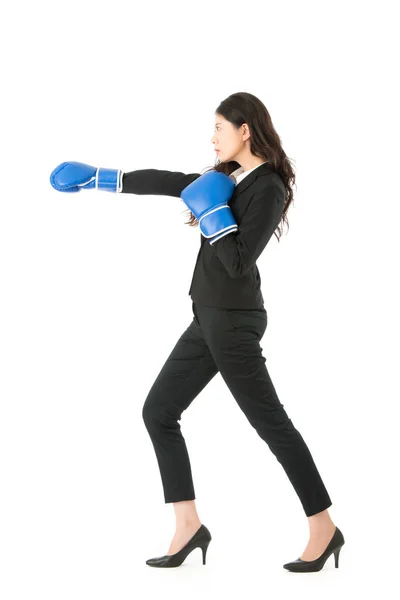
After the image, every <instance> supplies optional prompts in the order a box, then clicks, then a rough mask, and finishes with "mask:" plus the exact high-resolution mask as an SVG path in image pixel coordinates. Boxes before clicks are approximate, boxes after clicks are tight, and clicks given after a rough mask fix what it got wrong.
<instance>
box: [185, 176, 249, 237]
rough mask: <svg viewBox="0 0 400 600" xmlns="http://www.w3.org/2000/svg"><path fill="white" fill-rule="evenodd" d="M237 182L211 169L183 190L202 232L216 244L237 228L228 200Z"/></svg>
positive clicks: (188, 205) (186, 201)
mask: <svg viewBox="0 0 400 600" xmlns="http://www.w3.org/2000/svg"><path fill="white" fill-rule="evenodd" d="M234 188H235V183H234V182H233V181H232V179H231V178H230V177H228V176H227V175H225V173H219V172H218V171H208V172H207V173H205V174H204V175H201V176H200V177H198V178H197V179H195V180H194V181H192V183H190V184H189V185H188V186H187V187H185V188H184V189H183V190H182V192H181V198H182V200H183V201H184V203H185V204H186V206H187V207H188V208H189V209H190V210H191V211H192V213H193V214H194V216H195V217H196V219H197V220H198V221H199V226H200V231H201V233H202V235H203V236H204V237H205V238H207V239H208V241H209V242H210V244H213V243H214V242H216V241H217V240H219V239H220V238H222V237H224V236H225V235H228V233H231V232H232V231H237V228H238V227H237V223H236V221H235V219H234V217H233V214H232V211H231V209H230V206H228V200H229V199H230V198H231V196H232V193H233V190H234Z"/></svg>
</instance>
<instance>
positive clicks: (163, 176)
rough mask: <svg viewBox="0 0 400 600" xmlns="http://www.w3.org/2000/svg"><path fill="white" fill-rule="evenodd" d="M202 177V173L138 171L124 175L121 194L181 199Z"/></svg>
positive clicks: (159, 170)
mask: <svg viewBox="0 0 400 600" xmlns="http://www.w3.org/2000/svg"><path fill="white" fill-rule="evenodd" d="M200 176H201V175H200V173H188V174H185V173H181V172H180V171H163V170H161V169H138V170H136V171H130V172H129V173H124V174H123V176H122V190H121V193H125V194H149V195H155V196H157V195H160V196H175V197H177V198H179V197H180V195H181V192H182V190H183V189H184V188H185V187H187V186H188V185H189V184H190V183H192V181H194V180H195V179H197V178H198V177H200Z"/></svg>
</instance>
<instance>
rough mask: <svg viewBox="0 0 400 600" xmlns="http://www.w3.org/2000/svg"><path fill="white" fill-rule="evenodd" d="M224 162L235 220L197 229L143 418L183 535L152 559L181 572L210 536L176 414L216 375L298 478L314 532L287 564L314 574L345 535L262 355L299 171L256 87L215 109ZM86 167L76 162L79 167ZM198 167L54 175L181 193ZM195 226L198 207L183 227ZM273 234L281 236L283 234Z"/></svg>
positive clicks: (61, 185) (68, 183) (75, 185)
mask: <svg viewBox="0 0 400 600" xmlns="http://www.w3.org/2000/svg"><path fill="white" fill-rule="evenodd" d="M211 141H212V143H213V144H214V148H215V151H216V152H217V154H218V160H217V162H216V164H215V165H214V167H212V168H211V169H209V171H217V172H219V173H223V174H224V175H225V176H228V177H229V178H230V179H231V180H232V181H233V182H234V184H235V188H234V191H233V194H232V196H231V198H230V199H229V208H230V211H231V214H232V215H233V217H234V222H235V223H236V227H235V228H232V227H230V228H226V229H227V230H226V231H223V232H222V233H221V234H220V235H217V236H214V237H212V236H210V237H208V238H207V237H205V235H203V230H202V234H201V236H200V238H201V243H200V250H199V253H198V256H197V261H196V266H195V269H194V274H193V278H192V283H191V286H190V289H189V295H190V296H191V298H192V310H193V320H192V322H191V324H190V325H189V327H188V328H187V329H186V330H185V331H184V332H183V333H182V335H181V336H180V338H179V339H178V341H177V342H176V344H175V346H174V348H173V349H172V351H171V353H170V355H169V357H168V358H167V360H166V362H165V364H164V366H163V367H162V369H161V371H160V372H159V374H158V376H157V378H156V380H155V381H154V383H153V385H152V387H151V389H150V391H149V393H148V395H147V398H146V400H145V402H144V406H143V413H142V414H143V419H144V422H145V425H146V428H147V430H148V433H149V435H150V438H151V441H152V444H153V447H154V450H155V454H156V457H157V461H158V465H159V469H160V474H161V480H162V485H163V490H164V500H165V502H166V503H173V505H174V511H175V515H176V531H175V535H174V537H173V539H172V541H171V544H170V547H169V550H168V552H167V554H165V555H162V556H159V557H156V558H151V559H148V560H147V561H146V563H147V564H148V565H150V566H154V567H176V566H179V565H181V564H182V563H183V561H184V560H185V558H186V557H187V555H188V554H189V553H190V552H191V551H192V550H193V549H194V548H197V547H200V548H201V549H202V553H203V564H205V558H206V552H207V548H208V545H209V543H210V541H211V534H210V532H209V530H208V528H207V527H206V526H205V525H203V524H202V523H201V520H200V518H199V516H198V513H197V510H196V504H195V491H194V485H193V479H192V473H191V467H190V461H189V456H188V452H187V448H186V444H185V440H184V438H183V436H182V434H181V430H180V424H179V422H178V421H179V420H180V418H181V415H182V412H183V411H184V410H185V409H187V408H188V406H189V405H190V403H191V402H192V401H193V400H194V398H195V397H196V396H197V395H198V394H199V393H200V391H201V390H202V389H204V387H205V386H206V385H207V383H209V382H210V380H211V379H212V378H213V377H214V376H215V375H216V374H217V373H218V372H219V373H220V374H221V376H222V378H223V379H224V381H225V383H226V384H227V386H228V387H229V389H230V391H231V392H232V394H233V396H234V398H235V400H236V401H237V403H238V405H239V407H240V408H241V410H242V411H243V412H244V414H245V415H246V417H247V419H248V420H249V422H250V424H251V425H252V426H253V427H254V428H255V430H256V431H257V433H258V435H259V436H260V437H261V438H262V439H263V440H264V441H265V442H266V443H267V444H268V446H269V448H270V450H271V451H272V452H273V453H274V455H275V457H276V459H277V460H278V461H279V462H280V464H281V465H282V467H283V468H284V470H285V472H286V474H287V476H288V478H289V480H290V481H291V483H292V485H293V487H294V489H295V491H296V493H297V495H298V497H299V499H300V501H301V503H302V506H303V509H304V512H305V514H306V517H307V519H308V524H309V530H310V537H309V541H308V544H307V546H306V548H305V550H304V552H303V554H302V555H301V556H300V557H299V558H298V559H297V560H295V561H292V562H290V563H287V564H285V565H283V566H284V568H286V569H288V570H290V571H296V572H309V571H319V570H320V569H322V567H323V566H324V564H325V561H326V560H327V558H328V557H329V556H330V555H331V554H332V553H334V556H335V566H336V567H337V566H338V558H339V552H340V549H341V547H342V546H343V544H344V537H343V535H342V533H341V531H340V530H339V529H338V528H337V527H336V526H335V525H334V523H333V521H332V519H331V517H330V515H329V512H328V508H329V507H330V506H331V505H332V502H331V499H330V497H329V495H328V492H327V490H326V488H325V486H324V483H323V481H322V479H321V477H320V475H319V473H318V470H317V467H316V465H315V463H314V460H313V458H312V456H311V453H310V451H309V449H308V447H307V445H306V443H305V442H304V440H303V438H302V436H301V434H300V433H299V431H297V429H296V428H295V427H294V425H293V423H292V421H291V420H290V419H289V417H288V415H287V413H286V411H285V410H284V407H283V404H281V402H280V401H279V398H278V396H277V393H276V391H275V388H274V386H273V383H272V381H271V378H270V376H269V374H268V370H267V368H266V365H265V361H266V359H265V358H264V356H263V355H262V349H261V347H260V341H261V338H262V337H263V335H264V333H265V330H266V327H267V312H266V310H265V307H264V300H263V296H262V293H261V287H260V284H261V278H260V274H259V272H258V268H257V266H256V260H257V259H258V257H259V256H260V254H261V253H262V251H263V250H264V248H265V246H266V245H267V243H268V241H269V239H270V238H271V237H272V234H273V233H274V232H275V231H276V230H277V229H278V232H279V233H281V230H280V228H279V224H280V222H281V221H285V220H286V212H287V209H288V207H289V205H290V203H291V202H292V200H293V191H292V189H291V185H292V184H293V183H294V181H295V176H294V172H293V169H292V167H291V164H290V161H289V160H288V158H287V156H286V154H285V152H284V151H283V149H282V146H281V143H280V139H279V136H278V134H277V133H276V131H275V129H274V127H273V124H272V121H271V118H270V115H269V113H268V111H267V109H266V107H265V106H264V104H263V103H262V102H261V101H260V100H259V99H258V98H256V97H255V96H253V95H252V94H249V93H244V92H242V93H236V94H232V95H230V96H229V97H228V98H226V99H225V100H224V101H223V102H221V104H220V105H219V106H218V108H217V110H216V111H215V131H214V135H213V137H212V139H211ZM79 165H80V166H79ZM200 177H202V175H201V174H199V173H191V174H184V173H181V172H174V171H162V170H158V169H141V170H136V171H131V172H129V173H122V172H121V171H118V170H105V169H103V170H101V169H100V170H99V169H96V168H95V167H91V166H89V165H82V163H63V164H62V165H59V167H57V169H55V170H54V171H53V173H52V175H51V178H50V179H51V183H52V185H53V187H55V188H56V189H58V190H60V191H76V190H78V189H80V188H81V187H82V188H85V187H89V188H91V187H92V188H93V187H96V188H98V189H107V190H109V191H114V192H122V193H133V194H160V195H169V196H175V197H181V195H182V192H183V191H184V190H185V189H187V188H188V186H190V184H191V183H193V182H194V181H195V180H196V179H198V178H200ZM186 224H189V225H190V226H196V225H197V224H198V221H197V219H196V217H195V216H194V215H193V214H191V217H190V220H189V222H188V223H186ZM277 238H278V241H279V237H278V236H277Z"/></svg>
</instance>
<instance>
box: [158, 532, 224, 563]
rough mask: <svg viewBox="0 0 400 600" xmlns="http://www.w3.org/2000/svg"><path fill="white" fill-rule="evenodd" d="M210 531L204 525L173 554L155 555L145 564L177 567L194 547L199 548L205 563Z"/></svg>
mask: <svg viewBox="0 0 400 600" xmlns="http://www.w3.org/2000/svg"><path fill="white" fill-rule="evenodd" d="M211 539H212V538H211V533H210V532H209V530H208V529H207V527H206V526H205V525H201V527H200V528H199V529H198V530H197V531H196V533H195V534H194V535H193V536H192V537H191V538H190V540H189V541H188V543H187V544H186V545H185V546H183V548H181V549H180V550H179V552H176V553H175V554H164V556H157V557H155V558H149V559H148V560H146V565H149V566H150V567H179V566H180V565H181V564H182V563H183V561H184V560H185V558H186V557H187V555H188V554H190V553H191V552H192V550H194V549H195V548H201V549H202V552H203V565H205V564H206V553H207V548H208V545H209V543H210V542H211Z"/></svg>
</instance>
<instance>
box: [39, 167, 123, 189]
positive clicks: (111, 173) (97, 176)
mask: <svg viewBox="0 0 400 600" xmlns="http://www.w3.org/2000/svg"><path fill="white" fill-rule="evenodd" d="M122 176H123V172H122V171H121V170H120V169H104V168H102V167H92V166H91V165H86V164H85V163H81V162H63V163H61V164H60V165H58V167H56V168H55V169H54V171H53V172H52V173H51V175H50V183H51V185H52V186H53V188H54V189H56V190H58V191H59V192H79V190H80V189H81V188H83V189H96V190H106V191H108V192H120V191H121V190H122Z"/></svg>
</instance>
